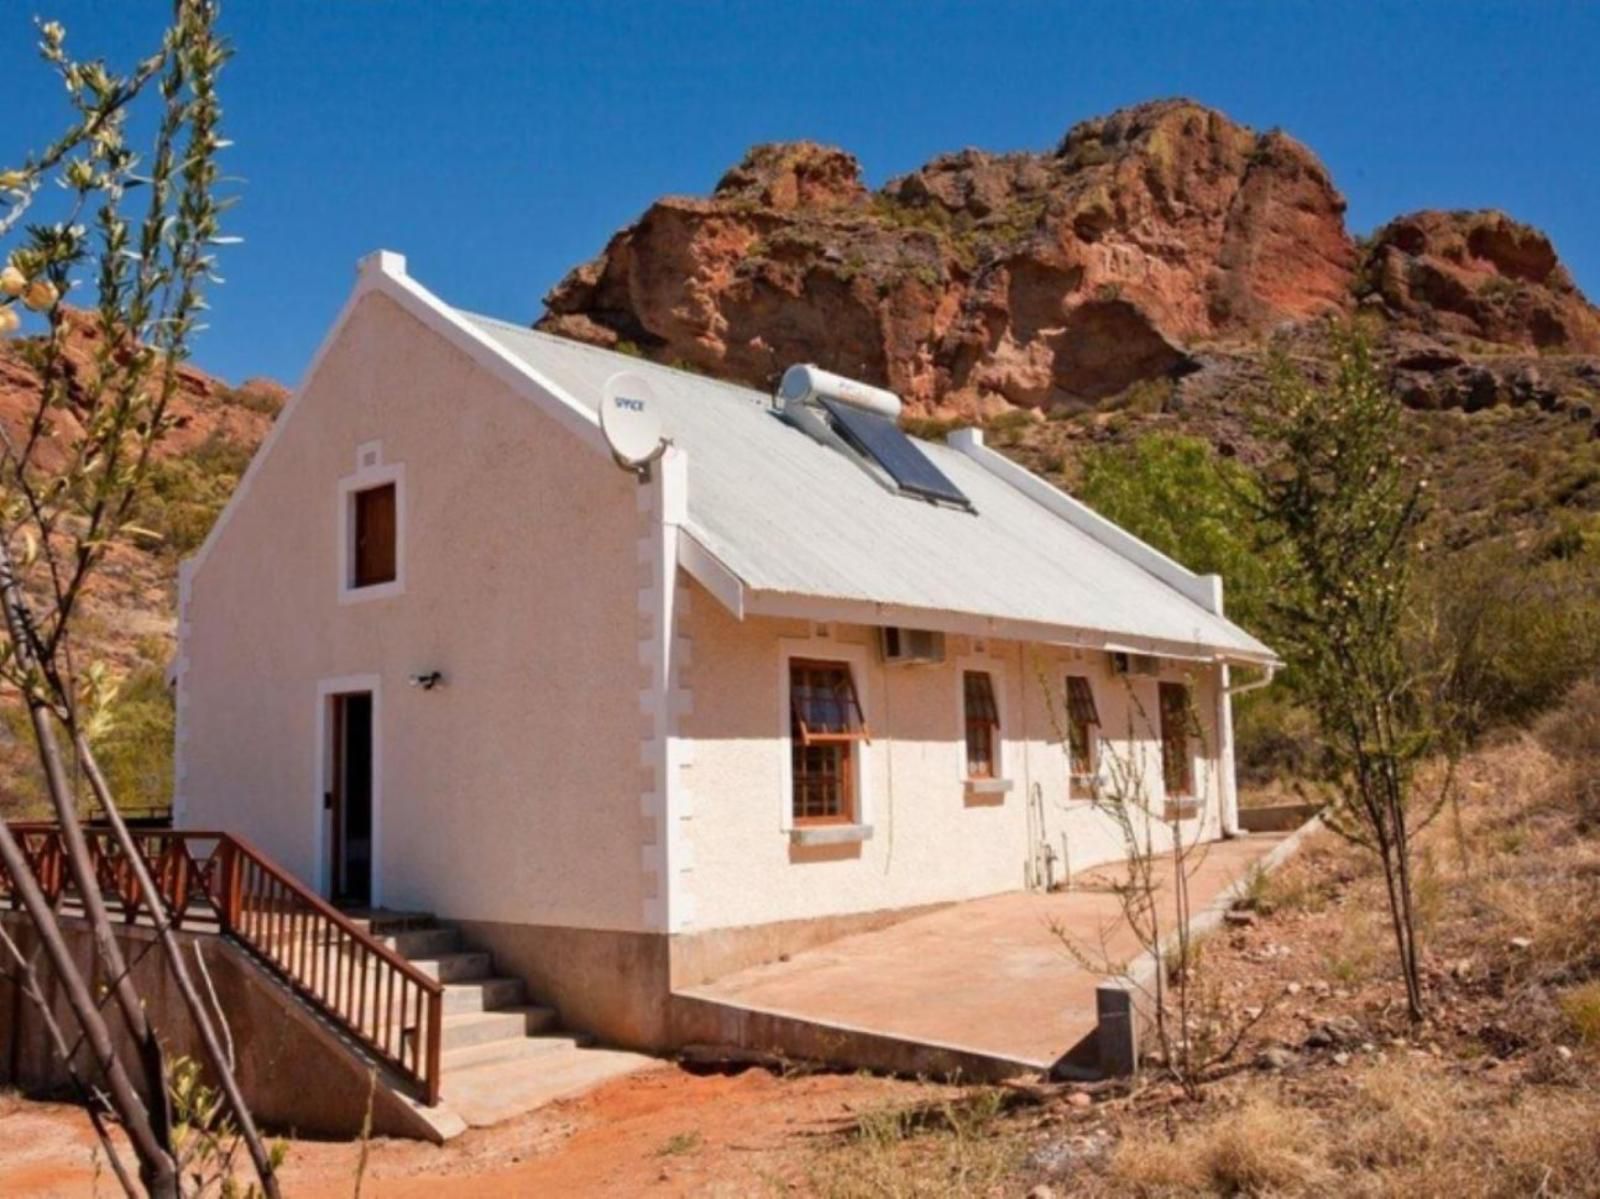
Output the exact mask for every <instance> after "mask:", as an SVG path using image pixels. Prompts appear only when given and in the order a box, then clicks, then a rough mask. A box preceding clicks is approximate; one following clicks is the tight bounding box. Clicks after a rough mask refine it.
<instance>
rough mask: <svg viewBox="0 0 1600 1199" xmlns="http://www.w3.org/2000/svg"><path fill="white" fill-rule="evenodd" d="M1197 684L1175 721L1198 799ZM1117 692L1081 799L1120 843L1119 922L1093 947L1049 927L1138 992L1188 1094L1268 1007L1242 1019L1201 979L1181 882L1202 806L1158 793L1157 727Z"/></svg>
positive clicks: (1205, 785) (1085, 960)
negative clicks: (1135, 959) (1113, 732)
mask: <svg viewBox="0 0 1600 1199" xmlns="http://www.w3.org/2000/svg"><path fill="white" fill-rule="evenodd" d="M1197 682H1198V679H1197V678H1195V677H1194V676H1190V677H1189V678H1188V679H1187V680H1186V691H1187V694H1188V697H1189V699H1188V705H1187V708H1186V710H1185V711H1184V712H1183V713H1182V716H1181V718H1182V720H1183V721H1184V724H1185V725H1186V726H1187V734H1188V740H1189V741H1190V743H1191V744H1192V746H1193V747H1194V749H1195V750H1196V753H1195V754H1194V756H1195V757H1196V758H1197V759H1198V761H1199V763H1200V770H1199V771H1198V772H1197V775H1196V777H1195V778H1193V779H1192V780H1191V787H1192V790H1193V793H1194V795H1196V796H1202V797H1203V796H1206V795H1208V794H1210V791H1211V787H1212V782H1213V778H1212V774H1211V766H1210V764H1211V762H1212V761H1214V759H1213V757H1212V753H1211V751H1210V749H1209V748H1208V741H1207V739H1206V735H1205V725H1204V722H1202V721H1201V719H1200V713H1199V709H1198V708H1197V707H1196V706H1195V702H1194V695H1195V690H1196V684H1197ZM1039 685H1040V686H1041V688H1042V689H1043V692H1044V697H1045V711H1046V713H1047V714H1048V717H1049V721H1050V725H1051V728H1052V735H1053V736H1054V738H1055V739H1056V740H1057V741H1059V742H1060V743H1061V744H1062V745H1069V744H1070V739H1069V736H1068V718H1067V716H1066V715H1065V714H1064V713H1063V712H1062V711H1061V710H1060V708H1059V707H1058V705H1057V704H1056V701H1055V692H1054V691H1053V689H1052V687H1051V684H1050V681H1049V679H1048V677H1047V676H1046V675H1045V673H1044V672H1043V671H1042V670H1041V671H1040V672H1039ZM1123 688H1124V699H1125V703H1124V707H1125V710H1126V712H1127V724H1126V728H1125V735H1124V737H1123V739H1122V741H1121V743H1120V744H1119V743H1118V741H1117V740H1115V739H1113V738H1106V739H1103V740H1102V741H1100V742H1099V762H1098V769H1097V772H1096V783H1095V789H1094V790H1093V792H1092V793H1091V795H1090V801H1091V803H1092V805H1093V807H1094V810H1095V811H1096V812H1099V813H1101V814H1102V815H1104V816H1107V817H1108V818H1109V819H1110V820H1111V822H1112V824H1113V825H1114V826H1115V828H1116V830H1117V834H1118V836H1119V837H1120V839H1121V842H1122V854H1123V856H1122V860H1121V861H1120V862H1119V863H1118V864H1117V865H1116V866H1114V867H1110V868H1108V869H1110V870H1111V871H1112V872H1113V874H1112V877H1111V880H1110V883H1109V889H1110V891H1111V892H1112V894H1113V895H1115V896H1116V899H1117V905H1118V909H1119V913H1120V919H1119V921H1118V922H1117V924H1116V925H1115V926H1114V928H1112V929H1107V930H1102V935H1101V940H1100V942H1099V943H1098V944H1094V943H1090V942H1088V941H1086V940H1084V939H1083V938H1082V937H1081V936H1079V935H1077V934H1074V933H1072V932H1071V931H1069V930H1068V929H1067V928H1066V927H1065V926H1064V925H1059V924H1057V925H1054V926H1052V931H1053V932H1054V933H1055V935H1056V937H1057V938H1058V939H1059V940H1060V941H1061V943H1062V945H1063V946H1064V947H1065V948H1066V950H1067V952H1068V953H1069V954H1071V955H1072V957H1073V958H1074V959H1075V960H1076V961H1077V962H1078V964H1079V965H1080V966H1082V967H1083V968H1084V969H1085V970H1088V971H1090V972H1091V973H1095V974H1102V975H1108V976H1111V977H1114V978H1117V979H1119V980H1121V981H1122V982H1123V983H1124V984H1125V985H1127V986H1128V987H1130V988H1131V989H1132V990H1134V991H1135V992H1137V993H1138V996H1139V1000H1140V1006H1141V1007H1142V1008H1143V1009H1144V1011H1145V1012H1146V1013H1147V1014H1148V1021H1149V1025H1150V1028H1151V1029H1152V1031H1153V1033H1154V1036H1155V1042H1156V1051H1157V1057H1158V1059H1159V1062H1160V1065H1161V1069H1162V1070H1164V1071H1165V1072H1166V1074H1167V1075H1168V1077H1170V1079H1171V1080H1172V1081H1173V1082H1174V1083H1176V1084H1177V1085H1178V1086H1179V1087H1180V1088H1182V1090H1183V1092H1184V1093H1185V1094H1186V1095H1188V1096H1189V1097H1190V1098H1195V1097H1198V1096H1199V1094H1200V1092H1201V1090H1202V1088H1203V1087H1204V1085H1205V1083H1206V1082H1207V1081H1208V1080H1209V1079H1210V1078H1212V1077H1213V1076H1214V1075H1215V1074H1216V1072H1217V1071H1218V1069H1219V1068H1220V1067H1222V1066H1224V1065H1225V1063H1227V1062H1229V1061H1230V1060H1231V1059H1232V1058H1233V1057H1234V1055H1235V1054H1236V1053H1237V1052H1238V1049H1239V1047H1240V1046H1241V1045H1242V1044H1243V1043H1244V1040H1245V1038H1246V1037H1247V1036H1248V1035H1249V1032H1250V1030H1251V1029H1252V1028H1253V1027H1254V1026H1255V1025H1256V1023H1257V1022H1258V1021H1259V1020H1261V1019H1262V1017H1263V1016H1264V1014H1265V1012H1266V1010H1267V1007H1268V1005H1267V1004H1262V1005H1260V1007H1259V1008H1258V1009H1257V1010H1256V1011H1255V1013H1254V1015H1251V1016H1245V1017H1243V1018H1242V1019H1241V1018H1239V1017H1238V1016H1237V1015H1236V1014H1235V1012H1234V1011H1233V1010H1231V1009H1230V1007H1229V1005H1227V1004H1225V1003H1224V1002H1223V999H1222V996H1221V993H1220V991H1219V989H1218V988H1217V987H1216V986H1215V985H1214V984H1213V982H1212V980H1211V979H1209V978H1208V977H1207V976H1206V973H1205V969H1204V958H1203V951H1202V946H1201V941H1200V938H1199V937H1198V936H1197V935H1196V933H1195V929H1194V915H1195V910H1194V901H1193V898H1192V896H1191V893H1190V883H1191V882H1192V880H1193V878H1194V875H1195V873H1196V872H1197V871H1198V870H1199V869H1200V867H1201V866H1202V865H1204V863H1205V860H1206V852H1207V848H1206V847H1207V836H1208V832H1207V829H1206V827H1205V820H1204V816H1203V814H1204V811H1205V807H1204V804H1203V803H1201V804H1199V805H1198V806H1196V807H1195V808H1194V809H1192V810H1191V809H1189V808H1186V807H1185V806H1184V805H1182V804H1179V803H1175V802H1171V801H1170V799H1168V795H1169V792H1168V782H1167V780H1166V779H1163V780H1162V785H1161V788H1160V790H1159V791H1158V790H1157V789H1156V788H1155V787H1154V786H1153V785H1152V783H1151V779H1150V770H1151V764H1150V750H1149V747H1151V746H1159V745H1160V744H1161V742H1162V726H1161V723H1160V721H1159V719H1158V718H1155V717H1152V716H1151V714H1150V713H1149V712H1148V711H1146V709H1145V706H1144V704H1143V702H1142V701H1141V700H1140V698H1139V695H1138V693H1137V692H1136V690H1135V689H1134V687H1133V686H1132V685H1131V684H1130V683H1129V682H1128V681H1127V680H1126V679H1125V680H1123ZM1170 715H1173V714H1169V716H1170ZM1158 805H1159V806H1158ZM1186 824H1188V825H1189V826H1190V827H1188V828H1186V827H1185V825H1186ZM1116 929H1125V930H1126V931H1127V932H1128V933H1129V934H1130V935H1131V936H1132V939H1133V943H1134V945H1135V946H1136V949H1137V954H1138V955H1139V956H1142V957H1143V958H1145V959H1146V960H1147V961H1149V962H1150V963H1151V965H1152V967H1153V969H1152V970H1151V971H1150V972H1149V975H1148V977H1145V976H1143V972H1142V971H1136V970H1135V969H1134V968H1133V965H1132V963H1131V962H1130V961H1129V960H1128V959H1127V957H1126V956H1125V955H1118V954H1116V953H1114V952H1113V951H1112V950H1111V948H1110V936H1109V935H1108V934H1110V933H1114V932H1115V930H1116Z"/></svg>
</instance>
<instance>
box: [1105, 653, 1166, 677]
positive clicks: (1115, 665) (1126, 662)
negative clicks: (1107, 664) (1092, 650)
mask: <svg viewBox="0 0 1600 1199" xmlns="http://www.w3.org/2000/svg"><path fill="white" fill-rule="evenodd" d="M1111 673H1112V674H1124V675H1144V676H1146V677H1149V678H1154V677H1155V676H1156V675H1158V674H1160V673H1161V659H1160V658H1158V657H1156V656H1155V655H1154V654H1130V653H1128V652H1126V651H1125V650H1112V651H1111Z"/></svg>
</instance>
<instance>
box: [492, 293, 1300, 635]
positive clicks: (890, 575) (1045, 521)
mask: <svg viewBox="0 0 1600 1199" xmlns="http://www.w3.org/2000/svg"><path fill="white" fill-rule="evenodd" d="M461 315H462V316H463V317H464V318H465V319H467V320H469V321H470V322H471V323H472V324H473V325H475V326H476V327H477V328H478V329H480V330H481V331H482V332H483V333H484V334H486V335H487V336H489V337H490V338H492V339H493V340H494V341H495V342H496V343H498V344H499V345H500V346H502V347H503V348H504V349H505V350H506V351H507V352H509V353H510V354H512V355H513V356H514V357H516V358H517V359H519V360H520V361H522V362H524V363H526V364H527V365H528V366H529V367H530V368H531V369H532V370H533V371H534V372H535V373H536V374H538V375H540V376H543V377H544V378H545V379H547V380H549V382H551V383H553V384H554V385H555V386H557V387H559V388H561V389H562V390H563V391H565V392H566V393H567V395H568V396H569V397H570V398H572V399H574V400H576V401H577V402H578V403H580V404H582V405H583V406H585V407H586V408H588V409H589V410H590V411H598V406H599V402H600V395H601V389H602V388H603V387H604V385H605V382H606V380H607V379H608V378H609V377H610V376H611V375H613V374H615V373H616V372H617V371H619V370H623V369H626V370H631V371H636V372H638V373H640V374H642V375H644V376H646V377H647V378H648V379H649V380H650V382H651V384H652V386H653V388H654V391H655V395H656V397H657V399H658V401H659V406H660V408H661V417H662V427H663V432H664V433H665V434H666V436H668V437H669V438H671V439H672V441H673V443H674V444H675V445H677V446H678V447H680V448H681V449H683V450H685V451H686V452H687V457H688V470H689V485H688V530H689V532H690V534H691V535H692V536H693V537H694V538H695V539H696V540H697V541H699V542H700V544H701V545H702V546H704V547H705V548H706V549H707V550H708V551H710V553H712V554H713V555H714V556H715V557H716V558H717V559H718V560H720V561H721V562H722V563H723V564H724V565H725V566H726V567H728V568H729V569H730V570H731V571H732V572H733V573H734V574H735V575H737V576H738V578H739V579H740V580H742V582H743V583H744V585H745V586H746V587H748V588H750V589H753V590H755V591H758V592H780V593H786V594H790V595H796V596H809V597H818V598H827V599H834V600H854V601H864V602H869V603H874V604H883V605H894V606H902V607H908V608H920V609H931V610H935V611H941V612H951V613H959V614H966V615H971V616H977V617H988V618H998V619H1002V620H1013V621H1023V622H1031V623H1037V624H1044V625H1053V626H1058V627H1066V628H1073V629H1085V630H1095V631H1098V632H1101V633H1105V634H1109V635H1111V636H1121V637H1126V638H1132V639H1135V640H1141V639H1147V638H1148V639H1154V640H1160V641H1166V642H1174V643H1181V644H1186V645H1192V646H1194V647H1196V648H1197V649H1201V650H1205V651H1210V652H1222V653H1225V654H1240V655H1243V656H1245V657H1248V658H1254V659H1259V658H1270V657H1271V656H1272V651H1271V650H1269V649H1268V648H1267V647H1266V646H1264V645H1263V644H1262V643H1261V642H1259V641H1257V640H1256V639H1255V638H1254V637H1252V636H1250V635H1249V634H1248V633H1246V632H1245V631H1244V630H1242V629H1240V628H1239V627H1238V626H1236V625H1234V624H1233V623H1232V622H1231V621H1228V620H1226V619H1223V618H1221V617H1219V616H1217V615H1215V614H1214V613H1212V612H1210V611H1209V610H1207V609H1205V608H1203V607H1201V606H1200V605H1199V604H1197V603H1195V602H1194V601H1193V600H1192V599H1190V598H1188V597H1187V596H1185V595H1184V594H1182V593H1181V592H1179V591H1177V590H1175V589H1174V588H1173V587H1172V586H1170V585H1169V584H1167V583H1165V582H1163V581H1161V580H1160V579H1158V578H1157V577H1156V576H1154V575H1152V574H1150V573H1149V572H1147V571H1146V570H1144V569H1143V568H1142V567H1140V566H1137V565H1135V564H1134V563H1133V562H1131V561H1129V560H1128V559H1127V558H1125V557H1124V556H1123V555H1121V554H1119V553H1117V552H1116V551H1115V550H1113V549H1111V548H1109V547H1107V546H1106V545H1103V544H1101V543H1100V542H1099V541H1097V540H1095V539H1094V538H1093V537H1091V536H1089V535H1088V534H1087V533H1086V532H1084V531H1082V530H1080V529H1078V528H1076V527H1075V526H1074V525H1072V524H1071V523H1069V522H1068V521H1066V520H1064V519H1062V518H1061V517H1059V516H1057V515H1056V514H1054V513H1052V512H1051V511H1049V510H1048V509H1047V508H1045V507H1044V506H1043V505H1042V504H1040V503H1038V502H1036V501H1035V500H1033V499H1031V498H1029V497H1028V496H1026V495H1024V494H1022V493H1021V492H1019V491H1018V490H1016V489H1015V488H1014V487H1012V486H1011V485H1010V484H1008V483H1006V482H1004V481H1003V480H1001V479H999V478H996V477H995V476H994V475H993V474H991V473H990V472H989V471H988V470H986V469H984V467H983V466H982V465H980V464H979V463H977V462H974V461H973V460H972V459H971V458H969V457H968V456H967V455H966V454H964V453H962V452H960V451H959V450H956V449H953V448H951V447H949V446H944V445H938V444H934V443H931V442H926V441H917V443H916V444H917V445H918V447H919V448H920V449H921V450H922V451H923V452H924V453H925V454H927V455H928V457H929V458H930V459H931V460H932V461H933V462H934V463H935V464H936V465H937V466H938V467H939V469H940V470H942V471H944V472H945V474H946V475H948V476H949V477H950V479H951V480H952V481H953V482H954V483H955V484H956V486H957V487H959V488H960V489H961V490H962V491H963V492H964V493H965V494H966V495H967V496H968V498H969V499H971V501H972V503H973V505H974V506H975V507H976V509H977V511H976V514H973V513H969V512H963V511H958V510H955V509H952V508H948V507H942V506H938V505H935V504H931V503H927V502H925V501H922V500H918V499H914V498H910V497H907V496H903V495H896V494H894V493H892V492H890V491H887V490H886V489H884V488H883V487H882V486H880V485H879V484H878V483H877V482H875V481H874V480H873V479H872V478H871V477H869V476H868V475H867V474H866V473H865V472H864V471H862V470H861V469H860V468H859V467H858V466H857V465H856V464H855V463H853V462H851V461H848V460H847V459H846V458H845V457H844V455H843V454H842V453H841V452H840V451H838V450H835V449H832V448H829V447H827V446H824V445H822V444H820V443H819V442H817V441H815V440H813V439H812V438H811V437H809V436H808V435H807V434H805V433H803V432H801V431H800V430H799V429H796V428H794V427H793V426H792V425H790V424H788V423H787V422H786V421H784V420H783V419H782V418H781V417H779V416H778V415H777V414H776V413H775V412H774V411H773V410H772V407H771V401H770V398H769V397H768V396H766V395H763V394H762V393H760V392H756V391H752V390H750V389H748V388H744V387H739V386H736V385H733V384H729V383H723V382H719V381H716V380H713V379H708V378H704V377H701V376H699V375H694V374H690V373H688V372H684V371H678V370H673V369H670V368H668V367H662V366H658V365H655V364H653V363H650V362H648V361H645V360H642V359H637V358H633V357H629V356H625V355H621V354H616V353H613V352H610V351H607V350H602V349H598V348H597V347H594V346H589V345H584V344H583V343H581V342H575V341H570V340H567V339H565V338H560V337H554V336H551V335H549V334H545V333H538V332H535V331H533V330H531V329H527V328H523V327H521V326H517V325H511V324H507V323H505V322H503V321H498V320H494V319H492V318H488V317H482V316H476V315H473V314H470V313H462V314H461Z"/></svg>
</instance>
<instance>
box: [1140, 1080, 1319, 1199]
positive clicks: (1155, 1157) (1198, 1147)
mask: <svg viewBox="0 0 1600 1199" xmlns="http://www.w3.org/2000/svg"><path fill="white" fill-rule="evenodd" d="M1319 1141H1320V1135H1319V1130H1318V1128H1317V1124H1316V1121H1315V1120H1314V1119H1313V1117H1312V1116H1310V1115H1309V1114H1308V1113H1307V1112H1305V1111H1304V1110H1302V1109H1300V1108H1296V1107H1292V1106H1289V1105H1288V1104H1285V1103H1283V1102H1280V1101H1279V1100H1278V1099H1276V1098H1273V1097H1271V1096H1268V1095H1250V1096H1248V1097H1247V1098H1246V1099H1245V1100H1244V1102H1243V1103H1241V1104H1240V1105H1239V1106H1238V1107H1235V1108H1233V1109H1232V1110H1230V1111H1229V1112H1227V1113H1226V1114H1224V1115H1221V1116H1218V1117H1216V1118H1215V1119H1212V1120H1210V1121H1208V1122H1206V1123H1200V1124H1194V1125H1190V1126H1188V1127H1185V1128H1183V1129H1181V1130H1180V1131H1179V1132H1178V1134H1177V1136H1175V1137H1172V1138H1170V1139H1156V1138H1154V1137H1142V1136H1138V1135H1135V1136H1130V1137H1127V1138H1125V1139H1124V1140H1123V1141H1122V1143H1121V1144H1120V1145H1119V1146H1118V1147H1117V1150H1116V1153H1115V1154H1114V1155H1113V1156H1112V1159H1111V1164H1110V1170H1109V1174H1110V1181H1111V1182H1112V1183H1114V1184H1115V1185H1116V1186H1117V1187H1118V1188H1121V1189H1122V1190H1124V1191H1131V1192H1133V1193H1135V1194H1139V1195H1168V1194H1197V1193H1198V1194H1220V1195H1273V1194H1283V1193H1293V1192H1302V1193H1303V1192H1306V1191H1308V1190H1311V1189H1314V1188H1317V1187H1320V1186H1324V1185H1326V1184H1328V1183H1330V1182H1331V1174H1330V1172H1329V1170H1328V1167H1327V1165H1326V1163H1325V1162H1324V1161H1322V1160H1321V1159H1320V1157H1319V1156H1318V1154H1317V1152H1316V1150H1317V1147H1318V1144H1319Z"/></svg>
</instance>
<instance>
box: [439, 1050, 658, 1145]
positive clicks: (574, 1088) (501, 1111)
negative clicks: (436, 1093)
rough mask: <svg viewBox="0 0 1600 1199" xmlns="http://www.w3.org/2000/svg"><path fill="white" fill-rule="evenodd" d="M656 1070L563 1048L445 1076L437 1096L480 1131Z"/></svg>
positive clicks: (613, 1053)
mask: <svg viewBox="0 0 1600 1199" xmlns="http://www.w3.org/2000/svg"><path fill="white" fill-rule="evenodd" d="M660 1066H661V1063H660V1062H659V1061H657V1060H656V1059H654V1058H648V1057H643V1056H641V1055H639V1054H637V1053H624V1052H622V1051H620V1050H616V1049H569V1048H563V1049H555V1050H552V1051H551V1052H550V1053H544V1054H539V1055H537V1056H535V1057H530V1058H525V1059H517V1058H512V1059H508V1060H502V1061H491V1062H486V1063H484V1064H482V1065H479V1066H473V1067H470V1068H468V1069H463V1070H457V1071H455V1072H454V1073H447V1074H446V1075H445V1077H444V1080H443V1087H442V1092H443V1097H444V1101H445V1103H446V1104H447V1105H449V1107H450V1108H452V1109H453V1110H454V1111H455V1112H456V1113H457V1114H458V1115H459V1116H461V1118H462V1119H464V1120H465V1121H466V1122H467V1123H468V1124H470V1125H472V1126H473V1127H474V1128H482V1127H484V1126H486V1125H490V1124H497V1123H499V1122H500V1121H501V1120H508V1119H510V1118H511V1117H513V1116H519V1115H521V1114H522V1113H523V1112H528V1111H532V1110H534V1109H535V1108H538V1107H542V1106H543V1105H544V1104H546V1103H551V1102H553V1101H555V1100H557V1099H565V1098H569V1097H571V1096H574V1095H581V1094H583V1093H584V1092H585V1091H588V1090H591V1089H593V1088H594V1087H597V1086H599V1085H600V1084H601V1083H605V1082H609V1081H610V1080H611V1079H614V1078H621V1077H622V1076H623V1075H626V1074H633V1073H635V1072H637V1071H640V1070H650V1069H655V1068H659V1067H660Z"/></svg>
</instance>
